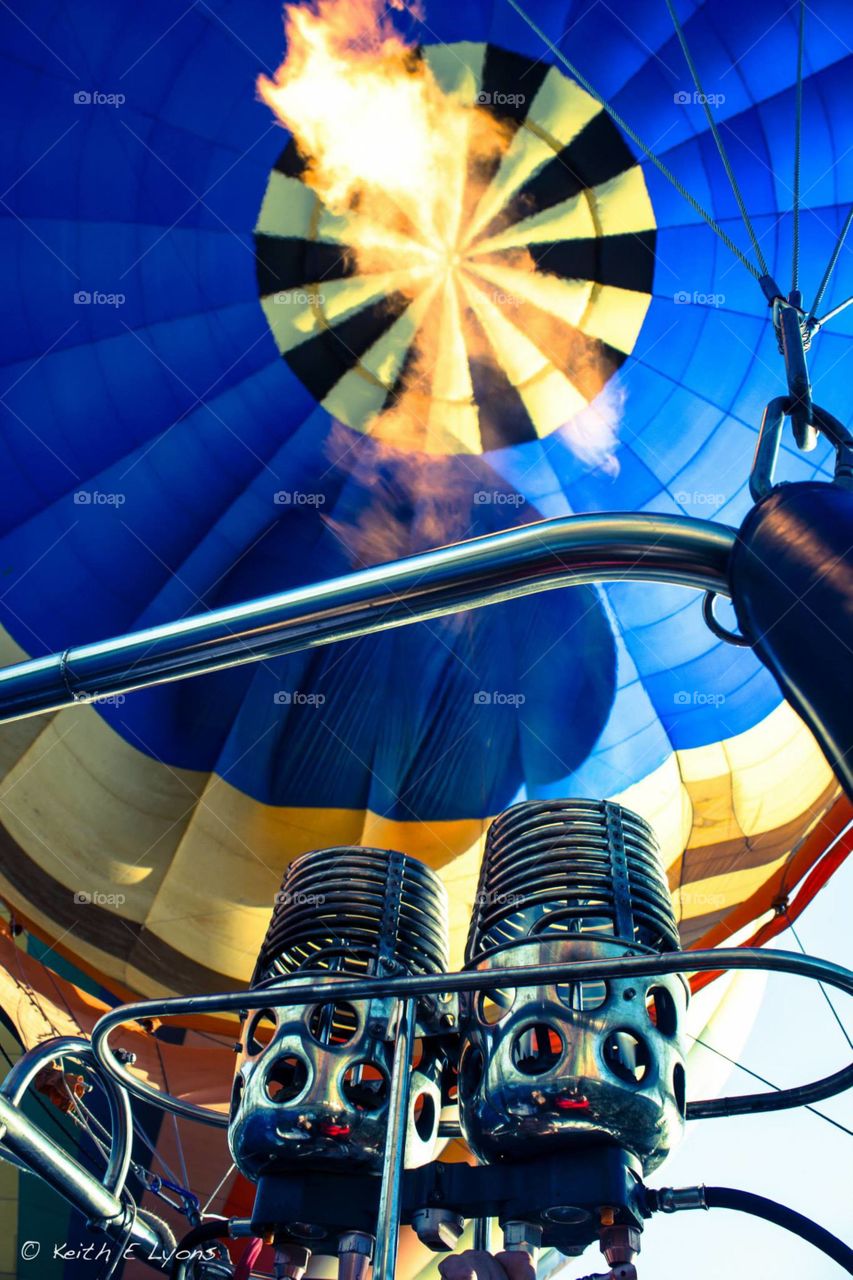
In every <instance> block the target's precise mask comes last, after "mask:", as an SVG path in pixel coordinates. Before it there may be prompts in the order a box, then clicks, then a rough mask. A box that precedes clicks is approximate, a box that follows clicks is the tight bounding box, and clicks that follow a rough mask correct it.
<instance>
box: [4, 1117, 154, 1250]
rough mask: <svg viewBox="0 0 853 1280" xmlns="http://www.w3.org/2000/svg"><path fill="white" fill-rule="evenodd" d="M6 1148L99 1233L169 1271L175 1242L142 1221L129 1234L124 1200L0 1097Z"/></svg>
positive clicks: (137, 1222) (134, 1225) (135, 1220)
mask: <svg viewBox="0 0 853 1280" xmlns="http://www.w3.org/2000/svg"><path fill="white" fill-rule="evenodd" d="M2 1147H5V1148H6V1149H7V1150H9V1151H10V1152H11V1153H12V1154H13V1155H14V1156H16V1157H17V1159H18V1160H19V1161H20V1162H21V1163H22V1164H24V1165H25V1166H26V1167H27V1168H28V1169H29V1170H30V1172H31V1173H34V1174H35V1175H36V1176H37V1177H39V1178H41V1179H42V1180H43V1181H44V1182H46V1183H47V1184H48V1186H50V1187H53V1189H54V1191H57V1192H58V1193H59V1195H61V1196H62V1197H63V1199H65V1200H67V1201H68V1202H69V1203H70V1204H72V1205H74V1207H75V1208H76V1209H79V1211H80V1212H81V1213H82V1214H85V1215H86V1217H87V1218H88V1219H89V1221H90V1222H91V1223H92V1225H93V1226H94V1227H95V1228H97V1229H98V1230H100V1231H103V1232H104V1233H105V1234H106V1235H108V1236H110V1237H112V1238H113V1239H114V1240H118V1241H120V1242H125V1241H126V1247H128V1248H129V1247H130V1245H131V1244H137V1245H139V1246H142V1247H145V1248H147V1249H148V1250H149V1252H150V1253H151V1254H152V1255H153V1260H152V1265H156V1266H158V1267H159V1268H160V1270H165V1269H166V1267H167V1266H169V1265H170V1263H169V1261H168V1259H167V1258H166V1257H165V1256H164V1255H165V1254H167V1253H168V1252H169V1250H170V1249H171V1247H172V1246H171V1242H170V1241H166V1240H164V1239H162V1238H161V1237H160V1236H159V1235H158V1234H157V1232H156V1231H155V1230H154V1229H153V1228H152V1227H150V1226H149V1225H148V1223H147V1222H145V1221H144V1220H143V1219H141V1218H138V1217H137V1218H135V1219H134V1221H133V1223H132V1225H131V1227H130V1229H129V1230H128V1228H127V1223H126V1221H125V1216H124V1214H125V1206H124V1205H123V1204H122V1202H121V1200H119V1199H118V1198H117V1197H116V1196H114V1195H113V1193H112V1192H111V1191H108V1190H107V1189H106V1188H105V1187H104V1186H102V1184H101V1183H100V1182H99V1181H98V1179H97V1178H96V1177H95V1176H94V1175H93V1174H91V1173H89V1172H88V1171H87V1170H86V1169H84V1168H83V1167H82V1166H81V1165H79V1164H78V1163H77V1161H76V1160H72V1158H71V1156H69V1155H68V1153H67V1152H65V1151H63V1149H62V1147H60V1146H57V1144H56V1143H55V1142H52V1141H51V1139H50V1138H48V1137H46V1136H45V1135H44V1134H43V1133H42V1132H41V1130H40V1129H39V1128H38V1127H37V1126H36V1125H34V1124H33V1122H32V1121H31V1120H29V1119H28V1118H27V1117H26V1116H25V1115H24V1114H23V1113H22V1112H21V1111H19V1110H18V1108H17V1107H15V1106H13V1105H12V1103H11V1102H9V1100H8V1099H7V1098H5V1097H3V1096H2V1095H0V1150H2ZM161 1258H162V1263H161V1261H160V1259H161ZM146 1260H147V1259H146Z"/></svg>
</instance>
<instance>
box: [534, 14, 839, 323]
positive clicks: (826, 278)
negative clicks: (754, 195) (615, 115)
mask: <svg viewBox="0 0 853 1280" xmlns="http://www.w3.org/2000/svg"><path fill="white" fill-rule="evenodd" d="M509 2H510V4H512V3H513V0H509ZM851 226H853V205H851V206H850V210H849V212H848V214H847V217H846V218H845V219H844V225H843V226H842V228H841V230H840V231H839V233H838V239H837V240H836V242H835V248H834V249H833V251H832V256H831V257H830V259H829V262H828V263H827V267H826V271H824V273H823V279H822V280H821V282H820V285H819V286H818V291H817V295H816V296H815V300H814V302H813V303H812V306H811V311H810V312H809V318H808V321H807V323H808V325H809V327H811V326H813V325H814V324H815V322H816V319H817V309H818V307H819V306H820V304H821V302H822V301H823V295H824V294H825V293H826V290H827V287H828V285H829V282H830V280H831V279H832V273H833V271H834V270H835V267H836V264H837V262H838V259H839V258H840V257H841V250H842V249H843V248H844V241H845V240H846V239H847V233H848V231H849V230H850V227H851ZM833 314H834V313H833Z"/></svg>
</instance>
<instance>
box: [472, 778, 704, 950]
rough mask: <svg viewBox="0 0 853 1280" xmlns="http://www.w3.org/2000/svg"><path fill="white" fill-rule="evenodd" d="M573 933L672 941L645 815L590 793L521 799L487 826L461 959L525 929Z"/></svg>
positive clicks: (538, 935) (518, 937)
mask: <svg viewBox="0 0 853 1280" xmlns="http://www.w3.org/2000/svg"><path fill="white" fill-rule="evenodd" d="M576 934H583V935H585V936H586V937H590V938H592V937H601V938H605V937H606V938H609V939H613V940H616V941H620V942H624V943H625V945H626V946H630V947H631V948H632V949H636V950H645V951H652V952H655V951H657V952H660V951H677V950H679V941H678V930H677V927H676V923H675V916H674V915H673V910H672V901H671V899H670V895H669V889H668V887H667V883H666V880H665V878H664V874H663V869H662V867H661V861H660V848H659V846H658V843H657V840H656V838H655V834H654V832H653V831H652V828H651V827H650V826H649V824H648V823H647V822H646V821H645V820H644V819H643V818H641V817H639V816H638V815H637V814H635V813H632V812H631V811H630V810H628V809H623V808H622V807H621V806H620V805H617V804H610V803H607V802H599V801H594V800H553V801H549V800H543V801H538V800H537V801H528V802H526V803H524V804H519V805H515V806H514V807H513V808H512V809H507V810H506V812H505V813H503V814H501V815H500V817H498V818H496V819H495V821H494V822H493V823H492V825H491V828H490V829H489V834H488V839H487V842H486V852H485V856H484V858H483V864H482V867H481V871H480V881H479V886H478V891H477V897H476V901H475V905H474V915H473V918H472V921H471V928H470V931H469V934H468V944H467V947H466V952H465V959H466V963H467V964H468V965H469V966H470V965H474V964H476V963H477V961H479V960H481V959H483V958H485V957H486V956H489V955H492V954H493V953H494V952H495V951H497V950H499V949H500V948H504V947H511V946H514V945H517V944H518V943H520V942H522V941H524V940H526V939H529V940H530V941H533V940H534V939H546V938H548V939H550V938H566V937H570V936H572V935H576Z"/></svg>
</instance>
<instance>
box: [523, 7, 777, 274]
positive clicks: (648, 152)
mask: <svg viewBox="0 0 853 1280" xmlns="http://www.w3.org/2000/svg"><path fill="white" fill-rule="evenodd" d="M507 3H508V4H509V5H510V6H511V7H512V8H513V9H514V10H515V12H516V13H517V14H518V16H519V17H520V18H522V19H523V20H524V22H526V23H527V25H528V27H529V28H530V30H531V31H533V32H534V33H535V34H536V35H537V36H538V37H539V39H540V40H541V41H542V42H543V44H544V45H545V46H546V48H547V49H548V50H549V52H550V53H551V54H552V55H553V56H554V57H555V58H556V59H557V61H558V62H561V63H562V64H563V66H564V67H565V68H566V70H567V71H568V72H569V74H570V75H571V76H573V77H574V79H575V80H577V82H578V84H579V85H581V86H582V87H583V88H584V89H586V91H587V93H588V94H589V95H590V97H591V98H594V99H595V101H596V102H597V103H598V105H599V106H600V107H601V108H602V109H603V110H604V111H606V112H607V114H608V115H609V116H610V119H611V120H612V121H613V122H614V124H617V125H618V126H619V128H620V129H621V130H622V131H623V133H626V134H627V135H628V137H629V138H630V139H631V141H632V142H633V143H634V145H635V146H636V147H638V148H639V150H640V151H642V153H643V155H644V156H645V157H646V159H647V160H649V161H650V162H651V163H652V164H653V165H654V166H655V168H656V169H657V170H658V172H659V173H662V174H663V176H664V177H665V178H666V180H667V182H669V183H670V184H671V185H672V186H673V187H674V188H675V190H676V191H677V192H678V194H679V195H680V196H681V197H682V199H684V200H686V201H687V203H688V204H689V205H690V207H691V209H693V210H694V211H695V212H696V213H698V214H699V217H700V218H702V219H703V220H704V221H705V222H707V224H708V226H709V227H710V228H711V230H712V231H713V232H714V234H715V235H716V236H719V238H720V240H721V241H722V242H723V244H724V245H725V246H726V248H727V249H728V250H729V252H730V253H733V254H734V256H735V257H736V258H737V260H738V262H740V263H741V264H742V265H743V266H744V267H746V269H747V271H748V272H749V273H750V275H751V276H754V277H755V279H756V280H760V279H761V274H762V273H761V272H760V271H759V270H758V269H757V268H756V266H755V264H754V263H752V262H750V260H749V258H748V257H747V256H746V254H745V253H744V252H743V250H742V249H739V248H738V246H737V245H736V244H735V242H734V240H732V238H731V236H729V235H727V234H726V232H725V231H723V229H722V227H721V226H719V224H718V223H717V222H716V220H715V219H714V218H713V216H712V215H711V214H710V213H708V212H707V210H706V209H704V208H703V207H702V205H701V204H700V203H699V201H698V200H697V199H696V198H695V197H694V196H692V195H691V194H690V192H689V191H688V190H687V188H686V187H685V186H684V184H683V183H682V182H680V181H679V179H678V178H676V176H675V174H674V173H673V172H672V170H671V169H668V168H667V166H666V165H665V164H664V162H663V161H662V160H661V159H660V158H659V157H658V156H657V155H655V153H654V151H652V149H651V147H649V146H647V144H646V143H645V142H644V141H643V139H642V138H641V137H640V136H639V134H638V133H636V132H635V130H634V129H632V128H631V126H630V125H629V124H628V123H627V121H626V120H624V119H623V117H622V116H621V115H620V114H619V112H618V111H616V109H615V108H614V107H612V106H611V105H610V103H609V102H606V101H605V99H604V98H602V96H601V94H600V93H599V92H598V90H597V89H595V88H594V87H593V85H592V84H590V82H589V80H587V78H586V76H584V75H583V74H582V73H581V71H580V70H579V68H578V67H576V66H575V65H574V63H573V62H570V61H569V59H568V58H567V57H566V55H565V54H564V53H562V52H561V50H560V49H558V48H557V46H556V45H555V44H554V42H553V40H551V39H550V37H549V36H547V35H546V34H545V32H544V31H543V30H542V28H541V27H539V26H538V25H537V24H536V23H535V22H534V21H533V19H532V18H531V17H530V15H529V14H528V13H526V12H525V11H524V9H523V8H522V7H521V5H520V4H519V3H518V0H507ZM759 261H763V259H762V258H761V256H760V250H759ZM764 274H765V275H768V274H769V273H768V272H767V271H765V272H764Z"/></svg>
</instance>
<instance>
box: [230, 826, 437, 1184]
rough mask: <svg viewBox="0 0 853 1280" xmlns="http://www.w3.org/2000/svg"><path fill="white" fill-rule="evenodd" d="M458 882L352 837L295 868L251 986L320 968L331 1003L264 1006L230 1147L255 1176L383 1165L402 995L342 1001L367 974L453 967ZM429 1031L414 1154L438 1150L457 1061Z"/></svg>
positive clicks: (253, 1024) (415, 1078)
mask: <svg viewBox="0 0 853 1280" xmlns="http://www.w3.org/2000/svg"><path fill="white" fill-rule="evenodd" d="M447 936H448V926H447V893H446V891H445V889H444V886H443V884H442V883H441V881H440V880H439V878H438V876H437V875H436V874H435V872H433V871H431V870H430V869H429V868H428V867H426V866H424V865H423V864H422V863H420V862H418V861H417V860H416V859H414V858H411V857H407V856H406V855H405V854H402V853H397V852H393V851H389V850H385V849H366V848H357V847H342V848H333V849H321V850H317V851H315V852H312V853H306V854H303V855H302V856H301V857H299V858H297V859H295V861H294V862H292V863H291V865H290V866H289V867H288V869H287V871H286V873H285V875H284V879H283V881H282V886H281V890H280V891H279V893H278V894H277V895H276V902H275V906H274V909H273V914H272V919H271V921H270V925H269V928H268V930H267V933H266V937H265V938H264V941H263V944H262V946H261V950H260V953H259V956H258V962H257V965H256V968H255V973H254V977H253V980H252V985H253V987H256V988H261V989H263V988H275V989H276V990H279V989H281V988H282V987H283V988H285V989H286V988H287V987H288V986H290V985H291V984H297V985H296V986H294V990H295V991H296V990H298V984H299V983H300V982H304V981H305V980H312V979H313V980H314V981H316V978H317V975H322V976H323V978H324V979H326V980H327V981H328V991H329V994H328V1000H326V1001H324V1002H323V1003H320V1004H315V1005H313V1006H308V1007H306V1006H303V1005H288V1006H282V1007H278V1008H275V1009H272V1008H270V1009H260V1010H258V1011H257V1012H256V1013H254V1014H252V1015H251V1016H250V1017H249V1018H248V1020H247V1021H246V1023H245V1025H244V1028H243V1034H242V1043H241V1045H240V1057H239V1059H238V1065H237V1072H236V1075H235V1080H234V1090H233V1094H232V1106H231V1115H230V1120H229V1135H228V1137H229V1144H230V1146H231V1151H232V1154H233V1156H234V1160H235V1162H236V1164H237V1165H238V1167H239V1168H240V1169H241V1171H242V1172H243V1173H244V1174H245V1175H246V1176H247V1177H249V1178H251V1179H253V1180H257V1179H258V1178H259V1177H261V1176H263V1175H264V1174H275V1173H276V1172H286V1171H292V1170H293V1168H294V1166H295V1165H299V1164H302V1165H303V1167H314V1168H317V1167H323V1166H326V1167H328V1165H329V1164H330V1163H331V1164H335V1165H339V1166H340V1165H341V1164H343V1163H346V1164H350V1165H356V1166H358V1167H360V1168H362V1169H364V1170H365V1171H366V1172H373V1173H375V1172H378V1171H379V1169H380V1168H381V1163H382V1154H383V1150H384V1143H385V1133H386V1129H387V1124H388V1100H389V1094H390V1078H391V1069H392V1061H393V1048H394V1030H395V1026H396V1016H397V1011H398V1008H399V1004H398V1001H396V1000H393V999H370V1000H358V1001H353V1002H352V1003H350V1002H345V1001H340V1000H336V999H335V984H336V982H339V981H340V980H341V979H345V978H352V977H354V976H358V977H369V976H372V975H376V976H387V975H402V974H412V975H418V974H436V973H443V972H446V970H447V967H448V942H447ZM439 1044H440V1042H439V1038H438V1037H437V1036H433V1035H427V1034H426V1033H424V1036H423V1038H422V1040H421V1042H420V1044H419V1046H418V1049H419V1054H418V1055H417V1056H416V1060H415V1062H414V1064H413V1068H412V1071H411V1077H410V1091H409V1097H410V1100H409V1115H408V1119H407V1140H406V1150H407V1163H408V1164H409V1166H410V1167H414V1166H417V1165H420V1164H425V1163H427V1162H428V1161H429V1160H430V1159H432V1157H433V1154H434V1151H435V1145H436V1141H437V1137H438V1123H439V1116H440V1112H441V1080H442V1075H443V1073H444V1071H445V1060H444V1055H443V1052H442V1050H441V1049H440V1047H439Z"/></svg>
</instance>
